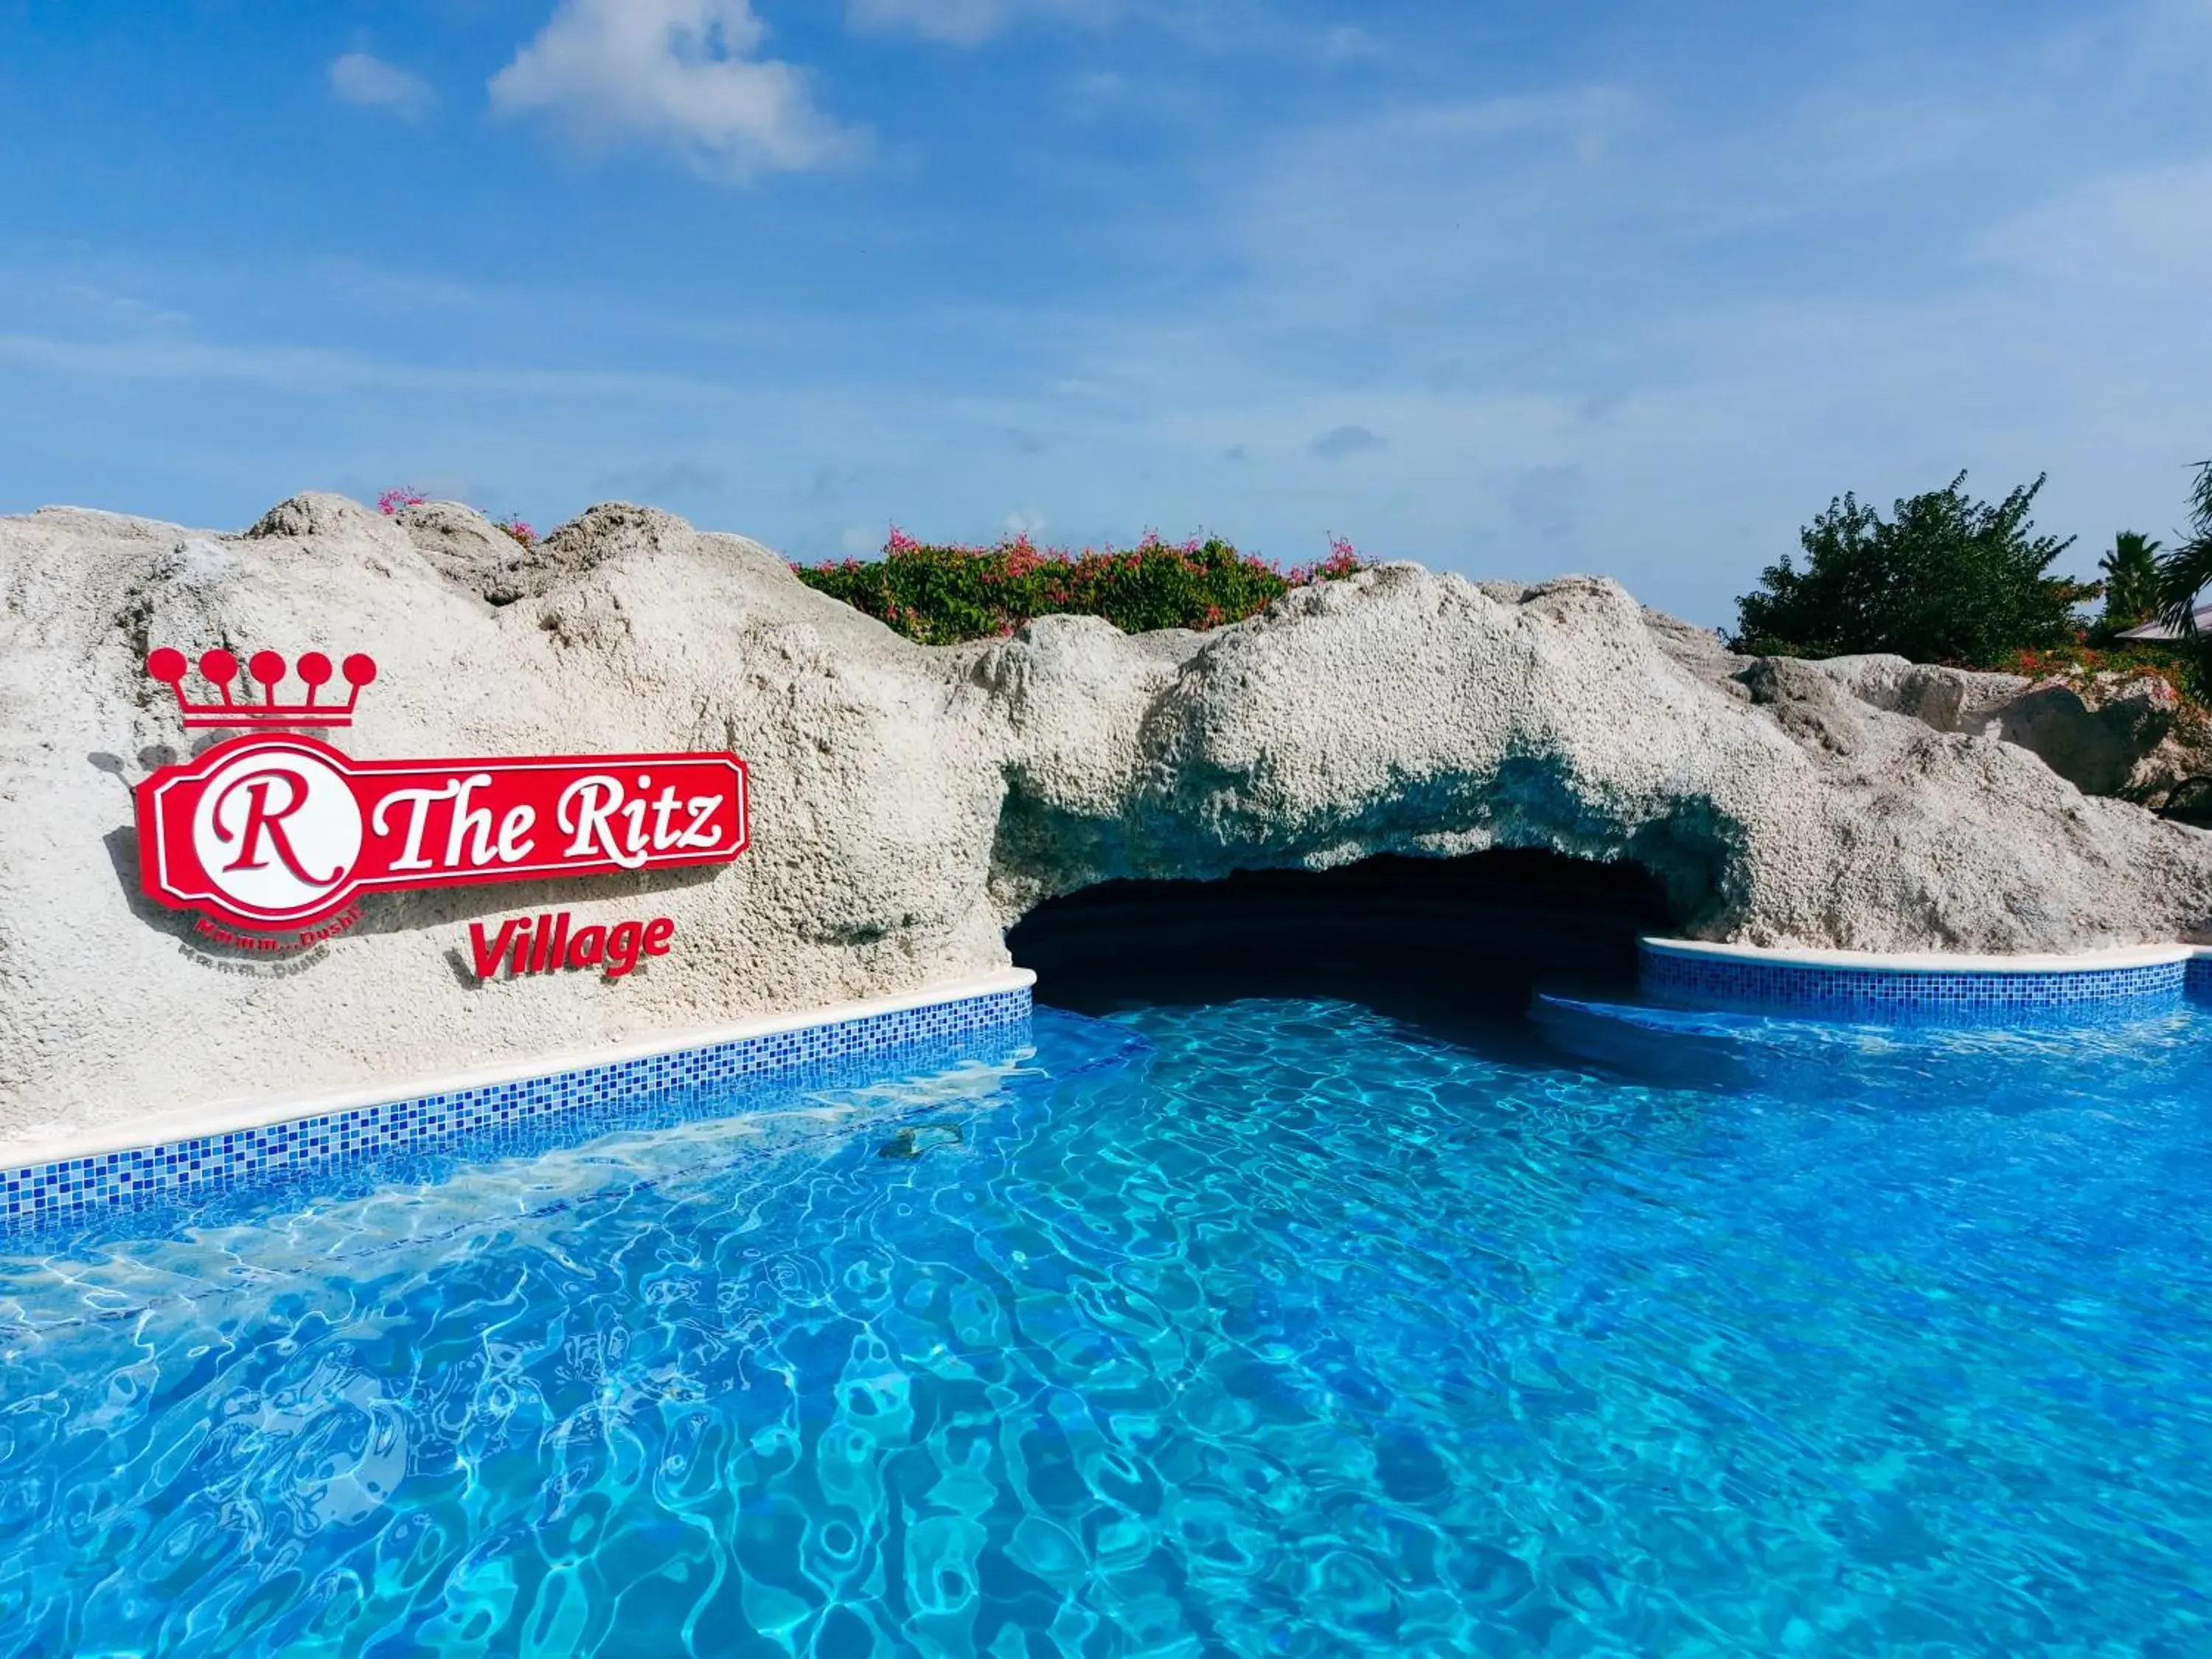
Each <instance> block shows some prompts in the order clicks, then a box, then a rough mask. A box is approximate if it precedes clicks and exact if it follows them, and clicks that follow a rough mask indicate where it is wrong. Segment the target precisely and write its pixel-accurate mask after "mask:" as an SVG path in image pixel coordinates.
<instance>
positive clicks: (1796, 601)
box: [1729, 472, 2098, 667]
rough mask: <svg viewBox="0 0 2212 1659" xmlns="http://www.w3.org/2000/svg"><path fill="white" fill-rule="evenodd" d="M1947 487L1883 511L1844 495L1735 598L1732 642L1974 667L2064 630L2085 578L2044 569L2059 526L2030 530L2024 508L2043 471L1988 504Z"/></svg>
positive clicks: (1779, 651) (2087, 590) (2060, 548)
mask: <svg viewBox="0 0 2212 1659" xmlns="http://www.w3.org/2000/svg"><path fill="white" fill-rule="evenodd" d="M2043 483H2044V480H2043V478H2042V477H2038V478H2037V479H2036V481H2035V482H2034V483H2031V484H2023V485H2021V487H2020V488H2019V489H2015V490H2014V491H2013V492H2012V494H2010V495H2008V496H2006V497H2005V498H2004V500H2002V501H1998V502H1996V503H1994V504H1992V503H1990V502H1988V501H1975V500H1973V499H1972V497H1970V496H1969V495H1967V494H1966V474H1965V473H1963V472H1961V473H1960V475H1959V476H1958V477H1955V478H1954V479H1952V480H1951V482H1950V484H1949V485H1948V487H1947V488H1945V489H1931V490H1929V491H1928V492H1926V493H1925V494H1924V495H1913V496H1909V497H1907V498H1905V500H1902V501H1898V502H1897V503H1896V504H1895V505H1894V507H1893V516H1892V517H1891V518H1890V519H1888V520H1886V521H1885V520H1883V518H1882V516H1881V513H1879V512H1877V511H1876V510H1875V508H1873V507H1866V506H1862V505H1861V504H1860V502H1859V501H1858V498H1857V496H1855V495H1843V496H1840V497H1838V498H1837V499H1836V500H1833V501H1830V502H1829V503H1828V510H1827V511H1826V513H1821V514H1820V515H1819V516H1818V517H1817V518H1815V519H1814V520H1813V522H1812V523H1811V524H1809V525H1808V526H1805V528H1804V529H1803V530H1802V532H1799V540H1800V541H1802V543H1803V544H1804V549H1805V568H1803V569H1802V570H1800V569H1798V568H1797V567H1796V565H1795V564H1794V563H1793V562H1791V560H1790V558H1789V557H1788V556H1784V557H1783V558H1782V559H1781V560H1780V561H1779V562H1778V563H1775V564H1771V565H1769V566H1768V567H1767V568H1765V570H1763V571H1761V572H1760V573H1759V582H1760V591H1759V592H1755V593H1747V594H1745V595H1743V596H1742V597H1741V599H1737V601H1736V628H1735V635H1734V637H1733V638H1732V639H1731V640H1730V641H1729V643H1730V644H1731V646H1733V647H1734V648H1735V649H1736V650H1738V651H1742V652H1748V653H1753V654H1756V655H1761V656H1790V657H1832V656H1845V655H1852V654H1856V653H1861V652H1870V651H1888V652H1894V653H1897V654H1898V655H1899V656H1903V657H1910V658H1911V659H1913V660H1915V661H1916V662H1942V663H1954V664H1958V665H1962V666H1966V667H1984V666H1989V665H1994V664H1996V663H1998V662H2001V661H2002V660H2004V659H2006V658H2007V657H2008V656H2009V655H2010V654H2011V653H2015V652H2018V651H2021V650H2023V649H2035V650H2047V649H2049V648H2051V647H2054V646H2057V645H2061V644H2063V643H2065V642H2066V641H2069V640H2072V639H2073V638H2075V636H2076V635H2077V632H2078V624H2077V623H2076V621H2075V615H2074V607H2075V605H2079V604H2080V603H2081V601H2082V600H2083V599H2087V598H2090V597H2092V596H2093V595H2094V594H2095V593H2096V592H2097V591H2098V590H2097V588H2096V587H2095V586H2091V585H2088V584H2085V583H2081V582H2075V581H2069V580H2066V579H2064V578H2063V577H2058V576H2053V575H2051V574H2050V572H2051V564H2052V562H2054V561H2056V560H2057V557H2058V556H2059V555H2060V554H2062V553H2063V552H2064V551H2065V550H2067V549H2068V548H2069V547H2071V546H2072V545H2073V544H2074V538H2072V537H2070V536H2069V537H2066V538H2063V540H2062V539H2061V538H2058V537H2056V536H2039V535H2037V534H2035V533H2034V526H2033V524H2032V523H2031V522H2030V520H2029V513H2030V512H2031V511H2032V509H2033V506H2034V503H2035V496H2036V492H2037V491H2039V490H2040V489H2042V488H2043Z"/></svg>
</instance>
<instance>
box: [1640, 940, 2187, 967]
mask: <svg viewBox="0 0 2212 1659" xmlns="http://www.w3.org/2000/svg"><path fill="white" fill-rule="evenodd" d="M1637 942H1638V944H1639V945H1642V946H1643V948H1644V949H1645V950H1647V951H1651V952H1653V953H1654V954H1655V955H1658V956H1668V957H1703V958H1705V959H1708V960H1719V961H1724V962H1741V963H1751V964H1756V965H1759V966H1761V967H1771V968H1856V969H1860V970H1862V971H1864V972H1869V973H1887V974H1929V973H1936V974H2085V973H2095V972H2097V971H2099V970H2100V969H2114V968H2163V967H2169V966H2171V965H2172V964H2173V963H2177V962H2189V961H2191V960H2193V959H2196V958H2199V957H2212V945H2121V946H2118V947H2117V948H2115V949H2112V950H2105V951H2074V952H2070V953H2067V954H2053V953H2048V952H2045V953H2040V954H2024V955H2021V956H1970V955H1964V954H1961V955H1955V956H1954V955H1953V954H1951V953H1949V952H1948V951H1814V950H1797V949H1788V948H1782V949H1778V948H1775V947H1772V946H1768V945H1716V944H1713V943H1711V942H1710V941H1708V940H1705V939H1661V938H1656V937H1651V936H1647V937H1645V938H1644V939H1639V940H1638V941H1637Z"/></svg>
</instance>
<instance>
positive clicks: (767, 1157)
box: [0, 1001, 2212, 1659]
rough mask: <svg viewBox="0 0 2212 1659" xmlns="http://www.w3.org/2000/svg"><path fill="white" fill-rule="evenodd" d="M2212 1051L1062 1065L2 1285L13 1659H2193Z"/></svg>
mask: <svg viewBox="0 0 2212 1659" xmlns="http://www.w3.org/2000/svg"><path fill="white" fill-rule="evenodd" d="M2208 1039H2212V1021H2208V1019H2207V1018H2206V1016H2205V1015H2203V1014H2202V1013H2191V1014H2187V1015H2183V1016H2178V1017H2174V1018H2166V1019H2160V1020H2157V1021H2154V1022H2150V1023H2148V1024H2140V1025H2135V1026H2130V1027H2124V1028H2118V1029H2110V1030H2085V1031H2079V1032H2065V1031H2038V1032H2029V1033H2023V1034H2007V1033H2001V1032H1987V1031H1984V1032H1972V1033H1944V1032H1941V1031H1914V1032H1902V1033H1896V1034H1891V1035H1884V1034H1882V1033H1880V1032H1875V1031H1868V1030H1842V1029H1823V1028H1820V1027H1816V1026H1806V1025H1793V1024H1788V1023H1783V1022H1772V1021H1765V1020H1759V1019H1754V1018H1702V1019H1700V1018H1688V1017H1684V1018H1676V1017H1671V1016H1651V1017H1649V1018H1644V1019H1642V1020H1640V1021H1638V1020H1635V1019H1627V1018H1620V1017H1619V1016H1618V1014H1617V1013H1616V1012H1614V1011H1608V1010H1606V1009H1603V1008H1591V1007H1587V1006H1575V1005H1551V1006H1547V1009H1546V1010H1545V1012H1543V1014H1542V1016H1541V1018H1538V1019H1534V1020H1531V1021H1525V1022H1514V1023H1510V1024H1502V1025H1498V1026H1495V1027H1488V1028H1474V1029H1469V1030H1452V1031H1436V1030H1424V1029H1419V1028H1415V1027H1410V1026H1406V1025H1400V1024H1393V1023H1391V1022H1389V1021H1388V1020H1385V1019H1383V1018H1379V1017H1377V1016H1376V1015H1374V1014H1371V1013H1368V1012H1364V1011H1363V1010H1361V1009H1359V1008H1357V1007H1354V1006H1350V1005H1346V1004H1340V1003H1331V1002H1280V1001H1276V1002H1249V1003H1235V1004H1229V1005H1225V1006H1212V1007H1207V1008H1200V1009H1181V1010H1170V1009H1156V1010H1149V1011H1139V1012H1133V1013H1129V1014H1126V1015H1121V1016H1117V1017H1115V1018H1113V1019H1110V1020H1091V1019H1084V1018H1076V1017H1074V1016H1071V1015H1062V1014H1056V1013H1051V1012H1041V1013H1040V1015H1039V1017H1038V1019H1037V1022H1036V1030H1035V1040H1036V1053H1035V1055H1034V1058H1032V1059H1030V1060H1026V1061H1022V1062H1019V1063H1015V1064H1003V1065H997V1066H983V1065H975V1066H967V1067H964V1068H957V1069H955V1070H953V1071H951V1072H949V1073H940V1074H939V1075H935V1076H932V1077H926V1078H920V1079H908V1080H905V1081H902V1082H898V1083H894V1084H891V1085H884V1086H882V1087H878V1088H873V1089H868V1090H825V1091H819V1092H818V1093H817V1094H816V1095H815V1096H813V1097H808V1098H804V1099H781V1100H769V1101H766V1102H756V1103H755V1104H756V1105H764V1106H766V1107H767V1108H769V1110H768V1112H767V1115H765V1116H757V1117H752V1118H744V1119H732V1120H727V1121H712V1122H699V1123H692V1124H688V1125H684V1126H680V1127H672V1128H666V1129H662V1130H658V1131H655V1132H653V1133H636V1134H629V1135H623V1136H617V1137H613V1138H611V1139H603V1140H601V1141H599V1142H596V1143H594V1144H593V1145H592V1146H587V1147H584V1148H580V1149H577V1150H572V1151H566V1152H542V1153H539V1154H537V1155H535V1156H532V1157H528V1158H511V1159H508V1160H507V1161H505V1162H502V1163H497V1164H489V1165H483V1166H480V1167H472V1168H462V1169H457V1170H448V1171H437V1170H434V1171H428V1172H426V1173H427V1174H428V1175H429V1176H435V1177H436V1178H435V1179H427V1180H422V1181H419V1182H414V1183H413V1184H394V1185H392V1186H391V1187H389V1188H386V1190H384V1191H382V1192H380V1193H377V1194H370V1195H364V1196H359V1197H354V1198H348V1199H342V1200H320V1201H311V1200H304V1199H301V1198H300V1197H298V1196H296V1195H295V1196H291V1197H287V1196H284V1195H283V1194H270V1195H266V1196H264V1198H262V1199H260V1200H254V1201H252V1203H250V1204H247V1205H246V1206H234V1207H232V1208H231V1209H228V1210H226V1211H221V1212H214V1213H212V1214H210V1216H209V1217H207V1218H204V1220H203V1221H201V1222H200V1223H199V1224H198V1225H182V1223H181V1222H179V1224H178V1225H173V1226H172V1227H171V1229H170V1231H168V1232H167V1234H166V1235H164V1234H161V1233H158V1232H157V1233H155V1234H149V1235H147V1236H143V1237H137V1238H131V1239H125V1240H122V1241H119V1242H118V1241H109V1242H106V1243H100V1242H95V1241H92V1240H78V1241H74V1242H71V1243H68V1244H66V1245H64V1246H55V1245H52V1244H49V1245H46V1246H43V1247H40V1249H38V1250H35V1251H33V1250H30V1249H26V1248H24V1247H21V1246H20V1245H18V1246H13V1247H9V1246H0V1654H8V1655H40V1656H46V1655H53V1656H60V1655H70V1656H82V1655H95V1654H103V1655H104V1654H125V1653H130V1654H140V1653H147V1654H151V1653H160V1654H164V1655H176V1656H187V1655H202V1654H210V1655H211V1654H225V1655H228V1654H277V1653H283V1654H319V1653H343V1654H358V1655H374V1656H387V1655H389V1656H397V1655H403V1654H431V1653H435V1654H462V1653H487V1654H513V1655H533V1656H534V1655H553V1654H605V1655H617V1654H619V1655H656V1654H681V1653H696V1654H729V1655H771V1654H777V1653H788V1652H798V1651H804V1652H808V1653H816V1654H823V1655H832V1654H834V1655H859V1654H866V1653H878V1654H890V1653H904V1652H913V1653H925V1654H963V1655H964V1654H980V1655H991V1656H995V1659H1014V1656H1039V1655H1045V1654H1053V1653H1060V1654H1068V1655H1076V1654H1082V1655H1098V1656H1103V1655H1115V1654H1138V1653H1146V1654H1164V1655H1166V1654H1174V1655H1192V1656H1200V1655H1226V1654H1269V1655H1300V1654H1353V1653H1358V1654H1375V1653H1430V1654H1447V1653H1450V1654H1458V1653H1482V1654H1522V1653H1530V1654H1534V1653H1541V1654H1638V1655H1643V1654H1681V1655H1710V1654H1759V1655H1786V1654H1819V1653H1834V1654H1852V1655H1875V1656H1880V1655H1902V1654H1912V1655H1918V1656H1933V1655H1965V1654H1991V1655H1996V1654H2002V1655H2019V1654H2024V1653H2047V1654H2080V1655H2092V1654H2093V1655H2100V1656H2106V1655H2121V1654H2129V1655H2133V1654H2146V1655H2172V1656H2179V1655H2186V1654H2203V1653H2206V1652H2212V1600H2208V1592H2212V1566H2208V1565H2207V1562H2208V1553H2212V1248H2208V1245H2212V1239H2208V1232H2212V1089H2208V1087H2207V1086H2206V1085H2207V1064H2206V1062H2207V1060H2208V1059H2212V1041H2208ZM9 1249H12V1250H13V1252H14V1253H13V1254H4V1252H5V1251H6V1250H9Z"/></svg>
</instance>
